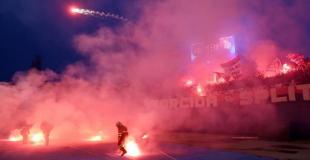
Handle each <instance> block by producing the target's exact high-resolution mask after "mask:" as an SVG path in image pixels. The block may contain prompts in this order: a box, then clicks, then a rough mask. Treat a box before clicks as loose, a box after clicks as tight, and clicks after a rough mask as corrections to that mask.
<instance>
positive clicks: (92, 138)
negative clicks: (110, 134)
mask: <svg viewBox="0 0 310 160" xmlns="http://www.w3.org/2000/svg"><path fill="white" fill-rule="evenodd" d="M87 140H88V141H92V142H98V141H102V140H103V136H102V135H96V136H93V137H90V138H88V139H87Z"/></svg>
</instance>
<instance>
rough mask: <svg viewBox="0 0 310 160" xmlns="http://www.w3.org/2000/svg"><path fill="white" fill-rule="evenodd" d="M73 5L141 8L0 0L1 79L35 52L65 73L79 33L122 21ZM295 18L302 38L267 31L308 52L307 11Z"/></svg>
mask: <svg viewBox="0 0 310 160" xmlns="http://www.w3.org/2000/svg"><path fill="white" fill-rule="evenodd" d="M283 1H285V3H286V5H287V6H290V5H292V4H293V3H294V0H283ZM301 1H302V0H301ZM266 2H268V3H269V2H270V1H269V0H268V1H266ZM304 2H305V6H310V5H309V4H310V3H309V1H306V0H305V1H304ZM268 3H266V6H268V5H269V4H268ZM73 4H74V5H78V6H81V7H83V8H91V9H94V10H103V11H108V12H112V13H116V14H119V15H124V14H125V13H126V16H127V17H128V16H129V18H131V19H132V17H134V15H135V14H137V10H138V9H137V8H139V7H137V6H139V1H133V0H128V1H127V0H87V1H86V0H84V1H83V0H79V1H78V0H76V1H73V0H72V1H70V0H1V1H0V28H1V30H0V37H1V39H0V81H9V80H10V79H11V77H12V75H14V73H15V72H16V71H26V70H28V69H29V67H30V66H31V62H32V60H33V58H34V57H35V55H40V56H41V58H42V61H43V68H45V69H46V68H49V69H52V70H54V71H56V72H61V71H63V69H64V68H65V66H67V65H68V64H71V63H74V62H76V61H78V60H83V58H84V57H82V56H81V55H79V54H78V53H77V51H76V50H75V49H74V46H73V37H74V36H75V35H78V34H81V33H93V32H95V31H96V30H97V29H98V28H100V27H102V26H107V27H114V28H117V27H119V26H121V25H122V24H121V23H122V22H120V21H117V20H113V19H105V20H100V19H98V18H94V17H86V16H72V15H70V14H69V13H68V7H69V6H70V5H73ZM304 8H306V7H304ZM129 10H130V12H128V11H129ZM251 11H253V12H258V13H259V12H264V8H253V9H251ZM305 11H307V12H305ZM301 12H305V13H301V15H303V14H304V15H307V14H308V10H301ZM128 13H132V15H128ZM292 18H296V19H297V20H296V21H294V22H296V23H300V25H301V27H300V28H301V33H300V34H301V35H302V36H301V39H300V43H299V42H298V43H295V44H292V43H287V40H286V39H285V38H282V37H285V36H284V35H285V34H287V33H278V30H277V29H275V30H273V31H272V30H271V33H268V35H267V36H269V38H270V39H273V40H274V41H276V42H277V43H278V44H279V45H281V47H284V48H285V47H289V48H292V49H296V50H298V51H300V52H303V53H305V54H306V55H307V56H308V57H309V53H310V47H309V46H310V40H309V35H310V34H309V32H310V31H309V30H310V29H309V28H310V21H309V16H304V17H292ZM298 18H300V20H299V19H298ZM271 25H272V24H271ZM283 28H285V25H283ZM300 28H299V29H300ZM282 30H283V29H282ZM277 35H279V36H277Z"/></svg>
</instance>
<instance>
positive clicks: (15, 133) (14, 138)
mask: <svg viewBox="0 0 310 160" xmlns="http://www.w3.org/2000/svg"><path fill="white" fill-rule="evenodd" d="M8 140H9V141H12V142H16V141H22V140H23V137H22V135H20V133H19V130H14V131H12V132H11V134H10V136H9V139H8Z"/></svg>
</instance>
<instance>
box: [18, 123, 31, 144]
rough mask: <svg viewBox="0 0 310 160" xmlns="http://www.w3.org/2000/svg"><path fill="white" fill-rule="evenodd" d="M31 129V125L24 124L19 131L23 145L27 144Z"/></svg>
mask: <svg viewBox="0 0 310 160" xmlns="http://www.w3.org/2000/svg"><path fill="white" fill-rule="evenodd" d="M31 127H32V125H30V124H24V125H23V126H22V128H21V130H20V134H21V135H22V137H23V144H27V143H28V142H29V140H28V138H29V134H30V129H31Z"/></svg>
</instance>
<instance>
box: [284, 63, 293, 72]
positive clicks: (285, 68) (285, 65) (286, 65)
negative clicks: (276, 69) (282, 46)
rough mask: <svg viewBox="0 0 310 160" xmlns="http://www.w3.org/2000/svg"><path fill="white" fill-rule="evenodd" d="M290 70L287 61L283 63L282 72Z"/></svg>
mask: <svg viewBox="0 0 310 160" xmlns="http://www.w3.org/2000/svg"><path fill="white" fill-rule="evenodd" d="M291 70H292V68H291V66H289V65H288V64H287V63H284V64H283V66H282V73H284V74H286V73H288V72H290V71H291Z"/></svg>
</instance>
